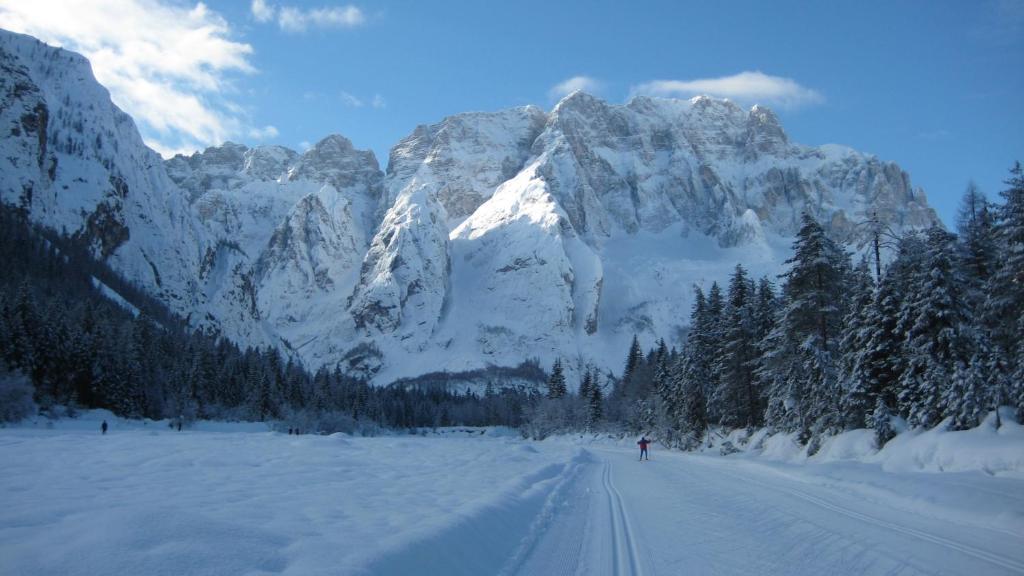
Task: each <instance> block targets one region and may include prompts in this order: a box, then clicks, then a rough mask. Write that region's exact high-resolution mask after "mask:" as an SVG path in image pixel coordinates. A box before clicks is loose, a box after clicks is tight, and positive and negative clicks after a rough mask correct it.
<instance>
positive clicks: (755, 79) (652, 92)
mask: <svg viewBox="0 0 1024 576" xmlns="http://www.w3.org/2000/svg"><path fill="white" fill-rule="evenodd" d="M631 92H632V94H634V95H637V94H644V95H649V96H666V97H679V98H689V97H691V96H698V95H707V96H715V97H718V98H729V99H731V100H736V101H739V102H744V103H750V104H767V105H775V106H780V107H783V108H797V107H800V106H805V105H810V104H819V103H821V102H824V101H825V98H824V96H822V95H821V94H820V93H818V92H816V91H815V90H812V89H810V88H805V87H803V86H801V85H800V84H798V83H797V82H796V81H794V80H791V79H789V78H782V77H780V76H769V75H768V74H764V73H762V72H740V73H739V74H735V75H733V76H722V77H720V78H700V79H696V80H655V81H653V82H647V83H644V84H640V85H639V86H634V87H633V89H632V90H631Z"/></svg>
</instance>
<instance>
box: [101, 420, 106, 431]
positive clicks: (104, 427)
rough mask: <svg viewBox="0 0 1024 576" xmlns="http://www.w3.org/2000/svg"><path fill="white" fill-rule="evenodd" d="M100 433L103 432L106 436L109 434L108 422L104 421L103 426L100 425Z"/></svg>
mask: <svg viewBox="0 0 1024 576" xmlns="http://www.w3.org/2000/svg"><path fill="white" fill-rule="evenodd" d="M100 431H101V432H103V433H104V434H106V433H107V421H106V420H104V421H103V424H100Z"/></svg>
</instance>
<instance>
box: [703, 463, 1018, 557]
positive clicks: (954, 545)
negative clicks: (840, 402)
mask: <svg viewBox="0 0 1024 576" xmlns="http://www.w3.org/2000/svg"><path fill="white" fill-rule="evenodd" d="M721 473H722V474H724V475H726V476H730V477H732V478H735V479H737V480H740V481H742V482H747V483H750V484H754V485H757V486H760V487H762V488H767V489H769V490H774V491H776V492H781V493H783V494H788V495H790V496H793V497H796V498H799V499H801V500H804V501H806V502H810V503H811V504H814V505H816V506H818V507H820V508H823V509H825V510H828V511H830V512H836V513H838V514H842V515H844V516H846V517H848V518H853V519H854V520H859V521H861V522H865V523H868V524H873V525H875V526H878V527H881V528H886V529H888V530H893V531H895V532H899V533H901V534H906V535H908V536H912V537H914V538H918V539H920V540H924V541H926V542H930V543H932V544H937V545H939V546H943V547H945V548H948V549H950V550H955V551H957V552H960V553H962V554H967V555H968V556H973V557H975V558H978V559H979V560H984V561H985V562H989V563H991V564H995V565H996V566H1000V567H1002V568H1006V569H1007V570H1012V571H1014V572H1018V573H1020V574H1024V562H1018V561H1016V560H1014V559H1012V558H1009V557H1007V556H1003V555H1001V554H997V553H994V552H988V551H986V550H982V549H980V548H976V547H974V546H971V545H969V544H963V543H960V542H954V541H952V540H950V539H948V538H944V537H942V536H939V535H936V534H932V533H930V532H925V531H923V530H918V529H916V528H910V527H908V526H901V525H899V524H896V523H895V522H890V521H888V520H883V519H880V518H876V517H874V516H870V515H868V514H863V513H861V512H857V511H856V510H851V509H849V508H846V507H844V506H840V505H838V504H833V503H831V502H828V501H826V500H824V499H822V498H819V497H817V496H813V495H811V494H808V493H807V492H805V491H803V490H797V489H795V488H785V487H782V486H776V485H771V484H768V483H765V482H760V481H758V480H755V479H753V478H750V477H744V476H741V475H739V474H734V473H731V472H724V471H721Z"/></svg>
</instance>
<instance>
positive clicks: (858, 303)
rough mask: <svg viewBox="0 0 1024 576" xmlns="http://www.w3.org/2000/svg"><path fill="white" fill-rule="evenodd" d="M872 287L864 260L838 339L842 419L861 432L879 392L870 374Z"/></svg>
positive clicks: (873, 295) (853, 284)
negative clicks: (860, 429)
mask: <svg viewBox="0 0 1024 576" xmlns="http://www.w3.org/2000/svg"><path fill="white" fill-rule="evenodd" d="M874 292H875V283H874V278H873V277H872V276H871V269H870V267H869V265H868V261H867V259H866V258H862V259H861V261H860V264H858V265H857V268H856V270H854V274H853V278H852V282H851V298H850V300H851V302H850V311H849V313H848V314H847V315H846V319H845V320H844V322H843V331H842V335H841V339H840V346H839V347H840V384H841V387H842V390H843V401H842V409H843V419H844V424H845V427H846V428H847V429H853V428H862V427H864V426H865V425H866V424H867V421H868V418H869V417H870V415H871V414H870V413H871V412H872V411H873V410H874V409H875V406H876V404H877V397H878V395H879V390H878V387H877V382H876V381H875V380H874V379H873V378H872V374H871V366H870V362H871V349H870V348H869V346H868V344H869V341H870V339H871V336H872V334H873V333H872V331H871V328H870V322H871V312H872V305H873V303H874V299H875V293H874Z"/></svg>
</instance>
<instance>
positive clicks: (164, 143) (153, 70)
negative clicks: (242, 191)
mask: <svg viewBox="0 0 1024 576" xmlns="http://www.w3.org/2000/svg"><path fill="white" fill-rule="evenodd" d="M255 4H256V3H254V7H255ZM0 27H2V28H6V29H8V30H13V31H17V32H23V33H26V34H31V35H33V36H36V37H37V38H40V39H41V40H43V41H45V42H47V43H50V44H54V45H58V46H63V47H65V48H68V49H70V50H74V51H76V52H80V53H82V54H83V55H85V56H86V57H87V58H89V60H90V61H91V62H92V68H93V72H94V73H95V75H96V79H97V80H99V81H100V83H102V84H103V85H104V86H106V87H107V89H109V90H110V94H111V98H112V99H113V100H114V102H115V103H116V104H117V105H118V106H120V107H121V108H122V109H124V110H125V111H126V112H128V113H129V114H131V115H132V117H133V118H135V120H136V122H138V124H139V128H140V131H141V132H142V134H143V137H144V138H145V140H146V143H147V144H149V145H150V146H152V147H153V148H154V149H156V150H157V151H158V152H160V153H162V154H165V155H166V154H168V153H172V152H179V151H180V152H188V151H192V150H196V149H199V148H203V147H205V146H209V145H213V144H220V143H222V142H224V141H225V140H228V139H231V138H238V137H245V136H246V135H249V134H250V133H251V131H252V130H257V131H262V132H261V133H262V134H269V132H268V131H267V128H263V129H257V128H254V126H253V125H252V121H251V119H250V118H249V114H248V113H247V112H246V111H245V109H244V108H243V107H242V106H240V105H238V104H237V103H235V102H233V101H232V99H231V94H233V93H235V92H234V90H233V88H232V85H231V79H232V77H233V76H234V75H237V74H249V73H253V72H255V69H254V68H253V66H252V64H251V63H250V62H249V58H250V56H251V54H252V47H251V46H250V45H249V44H246V43H243V42H238V41H236V40H234V39H233V38H232V30H231V27H230V26H229V24H228V23H227V21H225V20H224V19H223V18H222V17H221V16H220V15H219V14H217V13H216V12H213V11H211V10H210V9H209V8H207V7H206V6H205V5H204V4H202V3H197V4H195V5H194V6H192V7H189V6H187V5H182V4H181V3H179V2H168V1H165V0H89V2H71V3H68V2H61V1H59V0H33V1H31V2H18V3H5V5H4V6H3V7H0Z"/></svg>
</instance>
